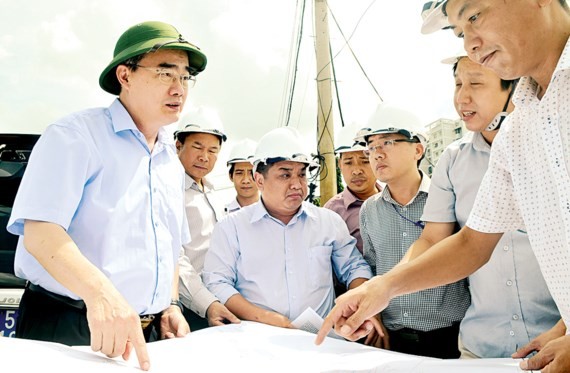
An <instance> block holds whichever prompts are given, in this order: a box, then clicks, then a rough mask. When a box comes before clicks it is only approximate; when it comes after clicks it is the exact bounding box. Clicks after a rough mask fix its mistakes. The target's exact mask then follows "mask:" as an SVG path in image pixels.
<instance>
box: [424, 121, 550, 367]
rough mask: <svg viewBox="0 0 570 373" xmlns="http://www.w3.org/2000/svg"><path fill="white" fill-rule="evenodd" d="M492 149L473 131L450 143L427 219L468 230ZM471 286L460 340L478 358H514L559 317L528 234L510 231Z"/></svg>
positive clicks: (431, 194)
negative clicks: (513, 355) (516, 352)
mask: <svg viewBox="0 0 570 373" xmlns="http://www.w3.org/2000/svg"><path fill="white" fill-rule="evenodd" d="M490 151H491V147H490V146H489V144H487V143H486V142H485V140H484V138H483V136H482V135H481V134H480V133H473V132H469V133H467V134H466V135H465V136H464V137H463V138H462V139H461V140H458V141H456V142H454V143H452V144H451V145H449V147H448V148H447V149H446V150H445V151H444V153H443V155H442V156H441V158H440V160H439V162H438V164H437V167H436V168H435V171H434V174H433V176H432V181H431V187H430V190H429V198H428V200H427V203H426V205H425V208H424V214H423V216H422V220H424V221H426V222H442V223H445V222H457V223H459V225H460V226H461V227H463V226H465V223H466V222H467V218H468V217H469V214H470V212H471V209H472V208H473V204H474V202H475V197H476V195H477V191H478V189H479V185H480V184H481V180H482V179H483V175H484V174H485V172H486V171H487V167H488V164H489V156H490ZM537 192H540V191H537ZM469 284H470V291H471V306H470V307H469V308H468V309H467V312H466V313H465V318H464V319H463V321H462V322H461V327H460V338H461V342H462V343H463V345H464V347H465V348H467V350H469V351H470V352H472V353H474V354H475V355H477V356H479V357H484V358H494V357H510V356H511V354H512V353H513V352H515V350H516V348H517V346H518V347H522V346H524V345H525V344H527V343H528V342H529V341H530V340H531V339H533V338H535V337H536V336H537V335H539V334H540V333H542V332H544V331H546V330H548V329H550V328H551V327H552V326H553V325H554V324H555V323H556V322H557V321H558V320H559V319H560V314H559V313H558V309H557V308H556V305H555V303H554V301H553V300H552V297H551V296H550V292H549V291H548V288H547V286H546V283H545V281H544V278H543V276H542V274H541V272H540V268H539V267H538V263H537V261H536V258H535V256H534V254H533V251H532V248H531V246H530V242H529V240H528V237H527V235H526V234H525V233H523V232H518V231H515V232H507V233H505V234H504V235H503V237H502V238H501V240H500V241H499V243H498V244H497V246H496V247H495V250H494V252H493V255H492V256H491V259H490V260H489V262H488V263H487V264H485V265H484V266H483V267H481V268H480V269H479V270H478V271H477V272H475V273H474V274H472V275H471V276H469Z"/></svg>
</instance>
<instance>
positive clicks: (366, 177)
mask: <svg viewBox="0 0 570 373" xmlns="http://www.w3.org/2000/svg"><path fill="white" fill-rule="evenodd" d="M359 129H360V127H359V126H355V125H352V126H346V127H343V128H341V130H340V131H339V132H338V136H337V140H338V141H337V146H336V148H335V153H336V154H337V156H338V167H339V168H340V172H341V174H342V179H343V180H344V182H345V184H346V188H345V189H344V190H343V191H342V192H340V193H338V194H337V195H336V196H334V197H332V198H331V199H330V200H328V201H327V203H325V205H324V206H323V207H324V208H327V209H329V210H332V211H334V212H336V213H337V214H339V215H340V217H341V218H342V220H344V221H345V222H346V226H347V227H348V231H349V232H350V235H351V236H352V237H354V238H356V247H357V248H358V251H360V253H362V238H361V237H360V222H359V213H360V207H361V206H362V203H364V201H366V200H367V199H368V198H369V197H371V196H373V195H375V194H376V193H379V192H380V191H381V190H382V187H381V186H380V184H379V183H378V181H377V180H376V176H374V172H372V167H370V161H369V160H368V156H367V155H366V154H364V151H365V150H366V143H364V142H359V141H354V137H356V133H357V132H358V130H359Z"/></svg>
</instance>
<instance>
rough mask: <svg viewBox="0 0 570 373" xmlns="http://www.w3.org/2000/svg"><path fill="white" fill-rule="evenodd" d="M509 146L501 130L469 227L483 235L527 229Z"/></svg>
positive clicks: (495, 142)
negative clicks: (520, 207)
mask: <svg viewBox="0 0 570 373" xmlns="http://www.w3.org/2000/svg"><path fill="white" fill-rule="evenodd" d="M506 145H507V144H506V136H505V133H503V132H502V131H499V134H498V135H497V137H496V138H495V141H494V142H493V150H492V151H491V157H490V159H489V168H488V169H487V172H486V173H485V176H484V177H483V181H482V182H481V187H480V188H479V192H478V193H477V198H476V199H475V205H474V206H473V210H472V211H471V215H470V216H469V219H468V220H467V225H468V226H469V227H470V228H471V229H474V230H476V231H479V232H483V233H503V232H508V231H516V230H517V229H524V222H523V220H522V216H521V214H520V210H519V208H518V203H517V200H516V196H515V193H514V188H513V181H512V176H511V172H510V165H509V164H508V159H509V158H508V149H507V146H506Z"/></svg>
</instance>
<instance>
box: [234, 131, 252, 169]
mask: <svg viewBox="0 0 570 373" xmlns="http://www.w3.org/2000/svg"><path fill="white" fill-rule="evenodd" d="M256 147H257V143H256V142H255V141H253V140H251V139H247V138H246V139H243V140H241V141H239V142H236V143H235V144H234V146H233V148H232V151H231V152H230V156H229V160H228V163H227V165H228V167H230V165H231V164H233V163H238V162H251V160H252V159H253V155H254V154H255V148H256Z"/></svg>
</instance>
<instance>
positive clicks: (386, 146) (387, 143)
mask: <svg viewBox="0 0 570 373" xmlns="http://www.w3.org/2000/svg"><path fill="white" fill-rule="evenodd" d="M398 142H409V143H416V144H417V141H415V140H410V139H392V140H381V141H380V143H379V144H376V145H370V146H368V148H366V150H364V154H365V155H366V156H367V157H369V156H370V155H372V154H376V153H377V152H378V151H381V152H389V151H390V150H392V149H393V148H394V145H395V144H396V143H398Z"/></svg>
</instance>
